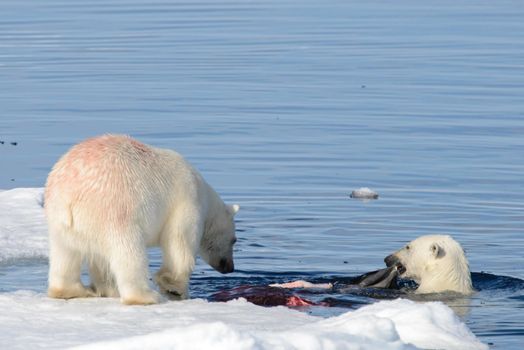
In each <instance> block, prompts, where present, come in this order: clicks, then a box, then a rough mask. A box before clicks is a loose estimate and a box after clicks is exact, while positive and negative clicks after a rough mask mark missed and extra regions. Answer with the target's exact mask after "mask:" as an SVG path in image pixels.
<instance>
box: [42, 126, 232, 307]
mask: <svg viewBox="0 0 524 350" xmlns="http://www.w3.org/2000/svg"><path fill="white" fill-rule="evenodd" d="M238 209H239V207H238V205H225V204H224V202H223V201H222V200H221V199H220V197H219V196H218V194H217V193H216V192H215V191H214V190H213V188H211V186H209V185H208V184H207V182H206V181H205V180H204V179H203V178H202V176H201V175H200V174H199V173H198V172H197V170H196V169H194V168H193V167H192V166H191V165H190V164H189V163H188V162H186V161H185V160H184V158H182V156H180V155H179V154H178V153H176V152H174V151H171V150H165V149H159V148H154V147H150V146H147V145H145V144H143V143H140V142H138V141H136V140H134V139H132V138H131V137H128V136H118V135H105V136H100V137H95V138H92V139H89V140H86V141H84V142H81V143H80V144H78V145H76V146H74V147H73V148H71V150H69V152H67V153H66V154H65V155H64V156H63V157H62V158H61V159H60V160H59V161H58V162H57V163H56V165H55V166H54V167H53V170H52V171H51V173H50V174H49V177H48V179H47V184H46V189H45V212H46V216H47V221H48V226H49V244H50V252H49V288H48V295H49V296H50V297H53V298H64V299H68V298H77V297H88V296H110V297H116V296H120V297H121V300H122V302H123V303H124V304H153V303H156V302H158V300H159V296H158V294H157V293H156V292H154V291H153V290H152V289H151V288H150V286H149V283H148V272H149V269H148V260H147V252H146V247H148V246H160V247H161V248H162V255H163V265H162V267H161V269H160V271H159V272H158V273H157V274H156V276H155V281H156V282H157V284H158V285H159V286H160V290H162V291H165V292H170V293H171V294H173V295H176V296H178V297H180V298H187V297H188V282H189V277H190V275H191V272H192V271H193V267H194V265H195V257H196V255H197V253H200V255H201V256H202V258H203V259H204V260H205V261H206V262H207V263H208V264H210V265H211V266H212V267H213V268H214V269H216V270H217V271H219V272H221V273H229V272H232V271H233V269H234V264H233V244H235V241H236V238H235V224H234V220H233V216H234V215H235V214H236V212H237V211H238ZM84 261H85V262H87V264H88V266H89V275H90V277H91V287H90V288H86V287H84V286H83V285H82V282H81V281H80V271H81V266H82V263H83V262H84Z"/></svg>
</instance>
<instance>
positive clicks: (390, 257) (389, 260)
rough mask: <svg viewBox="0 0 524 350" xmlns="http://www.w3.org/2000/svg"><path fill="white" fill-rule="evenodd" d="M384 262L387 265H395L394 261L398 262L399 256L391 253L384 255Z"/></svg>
mask: <svg viewBox="0 0 524 350" xmlns="http://www.w3.org/2000/svg"><path fill="white" fill-rule="evenodd" d="M384 262H385V263H386V266H387V267H391V266H393V265H395V264H396V263H398V262H400V260H399V258H398V257H397V256H396V255H395V254H391V255H388V256H386V258H385V259H384Z"/></svg>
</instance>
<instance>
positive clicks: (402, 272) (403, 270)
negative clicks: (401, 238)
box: [395, 262, 406, 275]
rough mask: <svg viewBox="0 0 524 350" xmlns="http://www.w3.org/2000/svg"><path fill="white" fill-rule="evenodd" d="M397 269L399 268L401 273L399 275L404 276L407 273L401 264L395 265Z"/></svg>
mask: <svg viewBox="0 0 524 350" xmlns="http://www.w3.org/2000/svg"><path fill="white" fill-rule="evenodd" d="M395 267H396V268H397V271H398V273H399V275H403V274H404V273H406V267H405V266H404V265H402V264H401V263H399V262H398V263H397V264H396V265H395Z"/></svg>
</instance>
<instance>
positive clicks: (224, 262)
mask: <svg viewBox="0 0 524 350" xmlns="http://www.w3.org/2000/svg"><path fill="white" fill-rule="evenodd" d="M218 269H219V271H220V272H221V273H230V272H233V271H234V270H235V265H234V263H233V261H228V259H226V258H222V259H220V261H219V262H218Z"/></svg>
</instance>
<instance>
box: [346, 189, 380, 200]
mask: <svg viewBox="0 0 524 350" xmlns="http://www.w3.org/2000/svg"><path fill="white" fill-rule="evenodd" d="M349 196H350V197H351V198H358V199H378V193H377V192H375V191H373V190H371V189H369V188H368V187H361V188H359V189H358V190H354V191H352V192H351V194H350V195H349Z"/></svg>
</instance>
